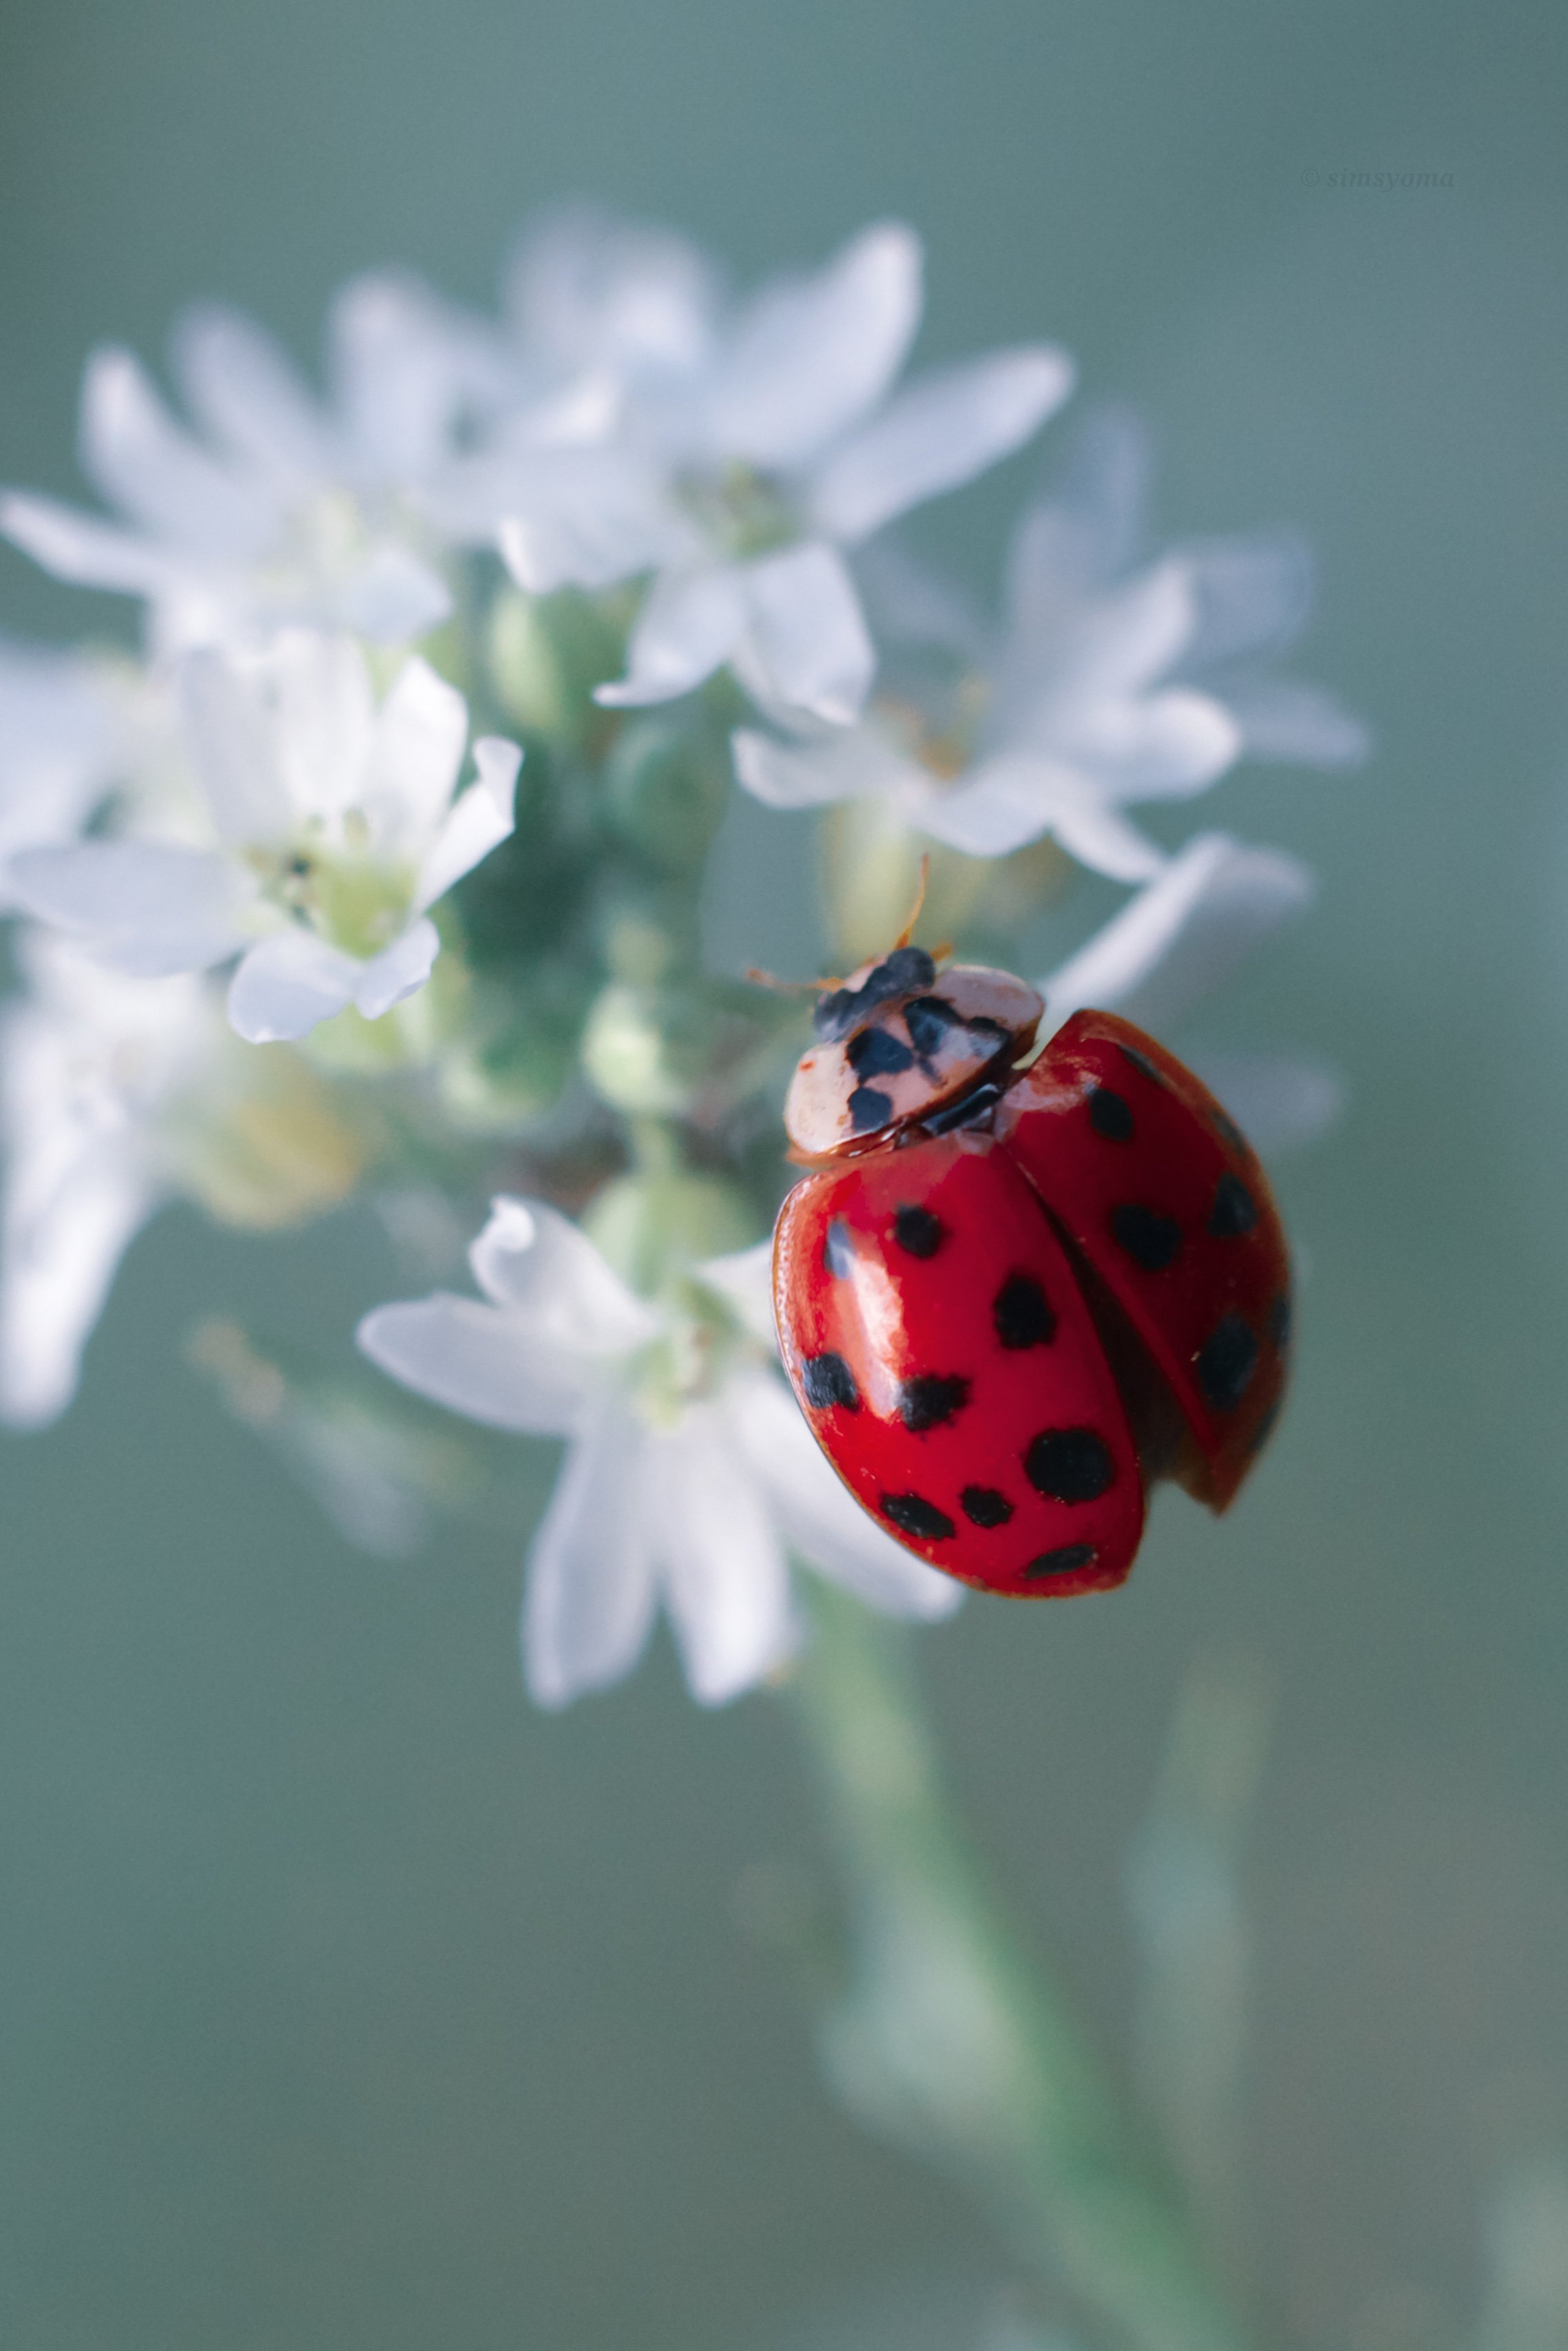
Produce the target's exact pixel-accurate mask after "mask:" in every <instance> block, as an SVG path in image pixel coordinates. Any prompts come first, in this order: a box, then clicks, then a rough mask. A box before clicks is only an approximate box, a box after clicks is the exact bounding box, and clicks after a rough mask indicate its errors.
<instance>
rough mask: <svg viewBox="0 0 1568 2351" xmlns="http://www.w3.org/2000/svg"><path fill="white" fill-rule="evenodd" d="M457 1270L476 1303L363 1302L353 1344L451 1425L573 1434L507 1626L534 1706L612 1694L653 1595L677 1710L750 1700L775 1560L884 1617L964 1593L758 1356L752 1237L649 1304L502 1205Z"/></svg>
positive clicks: (761, 1283)
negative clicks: (665, 1637) (817, 1436)
mask: <svg viewBox="0 0 1568 2351" xmlns="http://www.w3.org/2000/svg"><path fill="white" fill-rule="evenodd" d="M469 1258H470V1262H471V1264H472V1266H473V1270H474V1277H475V1280H476V1282H477V1283H478V1285H479V1288H480V1290H482V1291H483V1292H484V1298H483V1300H479V1299H471V1298H459V1297H455V1296H453V1295H451V1294H450V1293H449V1292H446V1291H442V1290H438V1291H436V1292H435V1293H434V1296H432V1297H429V1298H425V1299H421V1300H417V1301H410V1302H408V1303H405V1304H399V1305H392V1306H382V1307H379V1308H377V1309H376V1311H374V1312H373V1313H371V1314H370V1315H367V1316H366V1318H365V1320H364V1321H363V1322H361V1325H360V1332H359V1339H360V1344H361V1347H362V1348H363V1349H364V1351H365V1353H366V1354H368V1355H369V1356H370V1357H371V1361H372V1362H373V1363H375V1364H379V1365H380V1366H381V1368H382V1371H385V1372H389V1373H391V1374H392V1377H393V1378H394V1379H398V1380H401V1381H402V1383H403V1384H404V1385H405V1386H407V1387H411V1388H413V1389H414V1390H416V1391H417V1392H418V1394H420V1395H425V1396H429V1397H432V1398H434V1401H435V1402H436V1403H438V1404H443V1405H447V1406H449V1407H450V1409H451V1410H453V1411H455V1412H460V1413H465V1414H466V1415H467V1416H469V1417H470V1418H471V1419H474V1420H478V1421H483V1422H486V1423H487V1424H488V1425H489V1426H492V1427H497V1428H508V1429H521V1430H530V1431H534V1432H538V1433H542V1434H547V1435H553V1436H561V1437H567V1438H569V1439H570V1449H569V1451H568V1454H567V1458H566V1462H565V1465H564V1468H563V1469H562V1472H561V1476H560V1479H559V1483H558V1485H557V1487H556V1489H555V1494H554V1497H553V1499H552V1500H551V1502H550V1505H549V1510H547V1512H546V1514H545V1518H544V1520H543V1523H542V1524H541V1526H540V1528H539V1531H538V1534H537V1536H536V1537H535V1539H534V1542H533V1546H532V1551H531V1554H530V1560H529V1568H528V1595H527V1601H526V1604H525V1609H524V1616H523V1647H524V1660H525V1668H526V1672H527V1676H528V1687H529V1688H530V1690H531V1691H532V1693H533V1695H534V1697H535V1698H538V1700H539V1701H540V1703H541V1704H543V1705H547V1706H561V1705H564V1704H566V1703H567V1701H568V1700H569V1699H570V1698H575V1697H577V1696H579V1695H580V1693H581V1692H582V1691H584V1690H589V1689H596V1688H601V1687H603V1686H605V1685H606V1684H608V1683H611V1682H614V1681H618V1680H620V1679H621V1677H622V1676H623V1675H624V1674H626V1673H628V1672H629V1671H630V1670H631V1668H632V1666H633V1665H634V1664H635V1662H636V1660H637V1658H638V1656H640V1655H641V1653H642V1650H643V1646H644V1644H645V1643H646V1641H647V1638H648V1635H649V1632H650V1630H651V1629H652V1626H653V1617H654V1614H655V1612H656V1610H657V1607H658V1604H659V1603H660V1601H661V1600H662V1601H663V1603H664V1606H665V1608H666V1609H667V1611H668V1613H669V1615H670V1619H671V1622H672V1625H673V1626H674V1634H675V1637H676V1640H677V1642H678V1644H679V1646H680V1650H681V1654H682V1656H683V1659H684V1661H685V1669H686V1677H687V1680H688V1681H689V1683H690V1685H691V1688H692V1692H693V1695H694V1696H695V1698H698V1699H699V1700H701V1702H702V1703H703V1704H704V1705H708V1706H716V1705H721V1704H722V1703H724V1701H725V1700H727V1699H728V1698H734V1697H736V1696H737V1694H738V1693H739V1692H740V1691H742V1690H744V1689H747V1688H749V1687H751V1686H752V1684H754V1683H755V1682H757V1681H758V1680H760V1679H761V1678H762V1677H763V1676H765V1675H766V1674H768V1673H769V1672H771V1671H772V1670H773V1669H774V1668H775V1667H778V1666H779V1665H781V1664H782V1663H783V1662H784V1660H785V1659H786V1658H788V1657H789V1656H790V1655H791V1653H792V1652H793V1650H794V1648H795V1646H796V1645H797V1642H798V1640H799V1637H800V1627H799V1623H798V1620H797V1616H796V1613H795V1610H794V1608H793V1607H792V1605H791V1601H790V1593H789V1566H788V1555H787V1548H786V1547H787V1546H789V1548H792V1549H794V1550H795V1551H797V1552H799V1553H800V1556H801V1557H802V1558H804V1559H805V1560H807V1561H808V1562H810V1564H811V1565H812V1566H814V1567H816V1568H817V1569H819V1570H820V1571H821V1573H824V1574H826V1575H830V1576H831V1577H832V1578H833V1579H834V1580H835V1581H836V1582H838V1583H842V1584H844V1585H846V1586H848V1588H849V1589H850V1590H852V1591H853V1592H855V1593H859V1595H860V1596H861V1597H862V1599H864V1600H867V1601H869V1602H870V1603H871V1604H873V1606H876V1607H879V1608H883V1609H885V1610H887V1611H889V1612H890V1613H891V1614H896V1615H905V1616H919V1617H936V1616H943V1615H946V1614H948V1613H949V1611H950V1610H951V1609H953V1608H954V1607H956V1604H957V1603H958V1600H959V1598H960V1596H961V1594H960V1591H959V1587H958V1586H957V1585H956V1583H952V1582H951V1581H950V1580H949V1579H948V1578H947V1577H946V1576H943V1575H939V1574H938V1573H936V1571H935V1570H934V1569H932V1568H928V1567H926V1566H925V1565H924V1564H923V1563H922V1562H920V1561H918V1560H915V1559H914V1558H912V1557H911V1556H910V1554H909V1553H908V1552H905V1551H904V1550H903V1549H902V1548H901V1547H900V1546H899V1545H898V1544H897V1543H895V1542H894V1541H893V1540H892V1538H891V1537H890V1536H888V1535H885V1534H883V1531H881V1529H880V1528H878V1527H877V1526H876V1525H875V1524H874V1523H873V1520H871V1519H869V1518H868V1517H867V1516H866V1514H865V1513H864V1511H863V1510H861V1508H860V1506H859V1504H858V1503H856V1502H855V1501H853V1500H852V1499H851V1497H850V1495H849V1493H848V1492H847V1490H846V1489H845V1488H844V1487H843V1486H841V1484H840V1482H839V1480H838V1479H837V1478H836V1477H835V1475H834V1474H833V1472H832V1470H831V1468H829V1466H828V1464H827V1462H826V1460H825V1459H824V1458H823V1457H822V1455H821V1452H820V1451H819V1450H818V1447H817V1445H816V1442H815V1440H814V1439H813V1437H811V1434H810V1430H809V1429H808V1428H807V1426H806V1424H805V1422H804V1421H803V1420H802V1418H801V1416H800V1409H799V1407H798V1406H797V1405H796V1403H795V1400H794V1398H793V1397H792V1396H791V1395H790V1394H789V1390H788V1388H787V1387H786V1386H785V1384H784V1382H783V1379H782V1376H781V1374H779V1371H778V1369H777V1368H776V1366H775V1365H773V1364H771V1363H770V1362H769V1361H768V1360H766V1359H765V1355H764V1344H765V1343H766V1345H767V1347H768V1350H769V1352H770V1351H771V1345H772V1340H771V1313H770V1309H769V1307H768V1297H767V1292H768V1270H767V1269H768V1247H767V1244H766V1243H764V1244H763V1245H762V1247H761V1248H760V1249H753V1250H747V1251H744V1252H741V1253H739V1254H738V1255H737V1256H735V1257H731V1258H727V1259H714V1260H712V1261H711V1262H710V1263H709V1264H708V1265H706V1266H705V1267H702V1268H699V1269H698V1270H697V1272H696V1274H695V1277H694V1278H693V1279H692V1280H689V1281H688V1282H686V1283H685V1284H682V1285H679V1286H678V1287H677V1289H676V1290H674V1291H673V1292H672V1294H671V1295H670V1296H669V1297H668V1298H666V1299H664V1300H662V1301H660V1302H658V1303H656V1304H655V1303H650V1302H648V1301H644V1300H643V1299H640V1298H638V1297H635V1296H634V1295H633V1294H632V1291H631V1290H628V1289H627V1288H626V1286H625V1285H624V1283H623V1282H622V1280H620V1278H619V1276H618V1275H617V1274H615V1273H614V1272H612V1270H611V1268H610V1267H609V1265H608V1264H606V1262H605V1260H604V1259H603V1258H602V1257H601V1255H600V1254H599V1251H598V1250H597V1249H595V1248H594V1247H593V1245H592V1243H591V1241H590V1240H589V1239H588V1238H587V1236H586V1235H585V1234H583V1233H582V1232H580V1230H579V1229H578V1228H576V1227H575V1226H574V1225H572V1224H570V1223H569V1222H568V1220H567V1219H566V1218H565V1217H561V1216H559V1215H558V1214H557V1212H556V1211H555V1210H554V1209H552V1208H549V1207H541V1206H540V1205H539V1204H538V1203H537V1202H532V1201H523V1200H517V1199H508V1198H501V1199H497V1202H496V1203H495V1206H494V1208H493V1210H492V1212H491V1216H490V1220H489V1222H488V1224H487V1225H486V1227H485V1229H484V1231H483V1232H482V1233H481V1234H480V1235H479V1237H478V1238H477V1240H476V1242H475V1243H474V1246H473V1248H472V1249H471V1250H470V1252H469ZM747 1325H749V1326H750V1332H751V1335H750V1336H749V1337H748V1336H747Z"/></svg>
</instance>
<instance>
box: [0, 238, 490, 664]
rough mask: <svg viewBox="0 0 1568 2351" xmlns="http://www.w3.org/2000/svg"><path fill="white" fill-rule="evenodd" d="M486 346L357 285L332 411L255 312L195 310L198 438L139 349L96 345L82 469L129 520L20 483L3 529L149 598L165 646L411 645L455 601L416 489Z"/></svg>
mask: <svg viewBox="0 0 1568 2351" xmlns="http://www.w3.org/2000/svg"><path fill="white" fill-rule="evenodd" d="M174 356H175V369H176V373H177V376H178V379H179V381H180V385H181V389H182V390H183V393H184V397H185V401H186V403H187V405H188V407H189V410H190V413H191V414H192V416H193V418H194V420H195V423H196V426H197V428H198V430H196V431H192V430H189V429H187V428H186V427H185V426H183V425H182V424H181V423H179V422H178V421H177V420H176V419H175V418H174V417H173V416H172V414H171V413H170V412H169V410H168V409H167V407H166V406H165V405H164V403H163V402H162V398H161V397H160V395H159V393H158V392H157V390H156V388H155V386H154V385H153V383H152V381H151V380H150V378H149V377H148V375H147V374H146V372H145V371H144V370H143V369H142V367H141V364H140V362H139V361H138V360H136V359H135V358H134V357H133V356H132V354H131V352H129V351H125V350H119V349H116V348H105V349H102V350H98V351H95V352H94V354H93V356H92V358H91V359H90V360H89V362H88V368H87V372H86V376H85V379H84V381H83V385H82V406H81V462H82V466H83V469H84V471H85V472H86V473H87V474H88V475H89V478H90V479H91V481H92V482H93V484H94V486H96V487H97V488H98V489H99V491H100V492H101V494H102V496H104V498H105V499H106V500H107V501H108V502H109V504H110V506H111V507H114V508H116V509H117V510H118V518H117V519H115V520H112V521H105V520H103V519H101V518H100V517H98V516H95V515H91V514H85V513H82V512H80V511H79V510H78V509H77V508H75V507H68V506H64V505H61V504H60V503H59V502H58V501H57V500H56V499H53V498H47V497H42V496H37V495H35V494H33V493H31V492H23V491H13V492H10V493H8V494H7V495H5V496H4V497H3V498H0V530H3V531H4V532H5V535H6V537H7V538H11V539H12V540H13V541H14V542H15V543H16V546H18V547H20V548H22V549H25V550H26V553H28V554H29V555H32V556H34V557H35V558H36V559H37V561H38V562H40V563H41V564H43V565H44V566H45V568H46V569H47V570H49V571H52V572H54V573H55V574H56V576H57V578H59V579H62V580H74V581H76V582H78V583H79V584H80V585H82V586H85V587H92V588H108V589H115V590H123V591H125V592H126V593H128V594H131V595H135V596H140V597H142V598H144V599H145V600H146V601H147V604H148V608H149V618H150V623H151V631H152V643H153V644H154V646H155V648H156V649H158V650H159V651H161V652H176V653H177V652H180V651H183V650H184V649H186V648H188V647H190V646H193V645H205V644H213V643H217V644H224V643H235V642H236V641H244V640H246V639H248V638H249V637H251V636H252V635H253V634H255V633H256V632H258V631H264V630H265V629H267V628H268V627H272V626H276V625H277V624H279V623H285V622H293V623H297V624H298V623H305V624H308V625H310V626H315V627H324V628H347V629H352V630H354V631H357V632H359V633H361V634H362V635H365V636H369V637H372V638H376V639H379V640H382V641H385V642H389V643H397V642H401V641H402V640H405V639H407V638H411V637H414V636H418V635H420V634H421V633H423V631H425V630H426V629H429V628H431V627H433V626H434V624H435V622H438V621H440V620H441V619H442V618H443V617H444V614H445V613H446V612H447V611H448V610H449V609H450V605H451V598H450V594H449V592H448V590H447V587H446V584H445V581H444V579H443V577H442V574H441V571H440V569H439V567H438V564H437V562H436V560H435V559H436V557H437V556H438V554H439V545H438V542H437V538H436V536H435V534H434V533H433V531H432V529H431V527H430V524H429V522H428V521H427V520H426V519H425V518H424V514H423V508H422V507H421V506H420V502H419V493H420V491H421V489H422V488H423V486H424V484H425V483H426V482H427V481H428V480H429V479H430V478H431V477H432V476H433V475H434V474H435V473H436V472H437V471H438V470H439V467H440V465H441V464H442V462H443V461H444V458H445V455H446V453H447V449H448V446H449V441H450V433H451V427H452V423H453V421H454V417H455V413H456V412H457V410H458V408H459V406H460V404H461V401H462V397H463V388H464V385H465V381H467V379H468V377H469V375H470V374H471V373H472V371H473V370H474V369H475V368H476V367H477V366H478V365H479V364H480V359H479V357H477V356H476V335H475V334H474V332H473V331H472V330H469V329H466V327H465V322H464V321H462V319H460V318H459V317H458V314H456V313H455V312H454V311H448V310H447V309H445V308H444V306H442V305H441V304H439V303H438V301H437V300H436V298H435V297H434V296H433V295H431V294H429V293H428V292H427V291H426V290H425V289H424V288H423V287H420V286H419V285H417V284H416V283H414V282H413V281H411V280H407V279H403V278H398V277H363V278H358V279H355V280H354V281H353V282H352V283H350V285H348V286H347V287H344V288H343V290H342V292H341V293H340V296H339V297H338V299H337V301H336V302H335V304H334V305H333V308H332V312H331V317H330V321H329V348H328V380H329V388H330V389H329V398H328V400H327V401H326V402H319V401H318V400H317V399H315V398H314V397H313V395H312V394H311V393H310V392H309V391H308V389H307V387H306V386H305V384H304V383H303V382H302V381H300V379H299V377H298V375H297V374H296V373H295V371H294V370H293V368H292V367H291V366H290V365H289V362H288V361H287V359H286V358H285V357H284V355H283V353H282V351H281V350H279V349H278V348H277V345H276V344H275V343H274V342H273V341H272V340H271V338H270V337H268V336H267V335H266V334H264V333H263V332H262V330H261V329H259V328H258V327H256V326H255V325H253V324H252V322H251V321H250V320H249V319H246V318H244V317H242V316H240V315H239V314H238V313H236V312H233V311H228V310H215V309H209V310H200V311H196V312H193V314H192V315H191V316H190V317H189V318H187V319H185V320H184V322H183V326H182V329H181V330H180V333H179V335H178V337H177V339H176V345H175V355H174Z"/></svg>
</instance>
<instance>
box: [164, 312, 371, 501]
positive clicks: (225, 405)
mask: <svg viewBox="0 0 1568 2351" xmlns="http://www.w3.org/2000/svg"><path fill="white" fill-rule="evenodd" d="M174 364H175V369H176V371H177V373H178V375H179V379H180V387H181V390H182V391H183V393H184V395H185V398H186V400H187V402H189V404H190V407H191V410H192V413H193V414H194V415H195V416H196V417H197V418H198V419H199V421H200V422H201V423H203V424H204V425H205V426H206V428H207V430H208V431H209V432H210V433H211V434H212V435H213V437H214V439H215V440H217V441H221V442H223V443H224V444H225V445H226V446H227V447H228V448H230V449H231V450H233V452H234V453H235V455H236V456H237V457H240V458H242V459H243V460H244V461H245V462H246V464H247V465H252V466H255V467H256V469H257V470H258V471H259V472H261V473H263V474H267V475H271V476H272V477H273V478H274V479H275V480H277V481H278V482H280V483H287V484H290V485H293V484H300V483H308V482H313V481H328V480H330V479H331V478H332V476H333V475H334V474H335V473H337V472H338V471H340V467H341V465H342V452H341V449H340V444H339V442H338V439H337V436H336V435H335V434H334V433H333V432H332V430H331V428H330V427H329V424H328V423H327V422H326V420H325V418H324V417H323V416H322V413H321V411H320V409H319V406H318V404H317V402H315V401H314V400H312V399H311V397H310V394H309V393H308V392H307V390H306V388H305V386H304V384H303V383H302V381H300V379H299V376H298V374H297V372H296V371H295V370H294V368H293V367H292V366H291V365H290V364H289V361H288V360H287V359H286V358H285V356H284V353H283V351H282V350H281V348H280V347H279V345H278V344H277V343H276V342H275V341H274V340H273V339H272V337H271V336H270V335H269V334H267V332H266V331H265V329H262V328H260V327H258V326H257V325H256V321H255V320H254V319H247V318H246V316H245V314H244V312H243V311H240V310H230V309H227V308H224V307H222V306H221V305H219V304H216V303H211V304H209V303H203V304H201V305H199V306H198V307H197V308H194V309H192V310H188V311H187V312H186V313H185V315H184V317H183V319H181V321H180V323H179V326H178V328H177V329H176V330H175V338H174Z"/></svg>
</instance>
